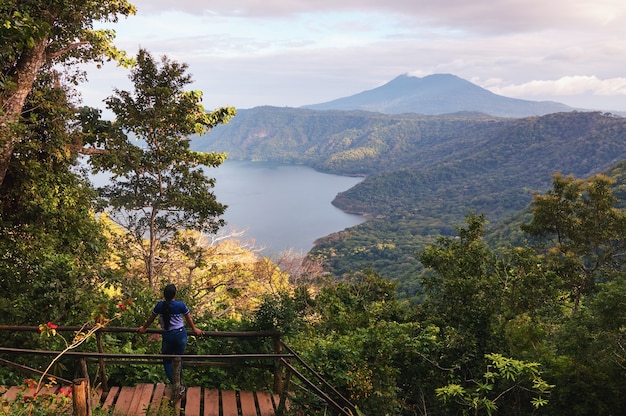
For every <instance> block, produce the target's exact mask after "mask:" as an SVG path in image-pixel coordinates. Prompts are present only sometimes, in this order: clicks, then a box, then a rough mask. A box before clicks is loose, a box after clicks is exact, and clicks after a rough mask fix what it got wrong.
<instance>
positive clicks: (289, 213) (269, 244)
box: [205, 160, 365, 255]
mask: <svg viewBox="0 0 626 416" xmlns="http://www.w3.org/2000/svg"><path fill="white" fill-rule="evenodd" d="M205 173H206V174H207V175H208V176H210V177H214V178H216V180H217V183H216V186H215V189H214V193H215V196H216V197H217V200H218V202H220V203H222V204H226V205H228V209H227V210H226V213H225V215H224V217H223V218H224V220H226V222H227V223H228V224H227V225H226V227H225V228H224V231H225V232H226V233H228V231H229V230H233V231H245V236H244V237H243V238H242V240H243V241H254V246H255V247H256V248H263V252H262V254H264V255H269V254H274V253H280V252H282V251H285V250H288V249H293V250H294V251H295V252H296V253H300V252H302V253H306V252H308V251H309V250H310V249H311V248H312V247H313V242H314V241H315V240H316V239H318V238H320V237H324V236H326V235H328V234H331V233H333V232H336V231H341V230H343V229H345V228H348V227H352V226H354V225H357V224H360V223H362V222H363V221H364V220H365V219H364V218H363V217H362V216H360V215H353V214H347V213H345V212H343V211H341V210H340V209H338V208H336V207H334V206H333V205H332V204H331V201H332V200H333V199H334V198H335V196H336V195H337V193H339V192H341V191H345V190H348V189H349V188H351V187H353V186H354V185H356V184H357V183H359V182H360V181H361V180H362V179H361V178H354V177H347V176H339V175H330V174H326V173H320V172H318V171H316V170H314V169H311V168H309V167H305V166H298V165H279V164H273V163H265V162H244V161H231V160H227V161H226V162H224V163H223V164H222V165H221V166H220V167H219V168H217V169H205Z"/></svg>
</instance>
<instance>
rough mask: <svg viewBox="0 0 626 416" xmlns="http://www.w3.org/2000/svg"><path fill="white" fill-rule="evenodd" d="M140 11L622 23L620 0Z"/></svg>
mask: <svg viewBox="0 0 626 416" xmlns="http://www.w3.org/2000/svg"><path fill="white" fill-rule="evenodd" d="M133 3H134V4H136V5H137V8H138V12H139V13H140V14H143V13H147V14H151V13H161V12H163V11H164V10H170V11H172V10H176V11H180V12H184V13H188V14H191V15H198V14H206V15H212V16H235V17H255V18H285V17H288V18H291V17H293V16H294V15H299V14H320V13H323V14H331V13H350V12H355V11H358V12H375V13H386V14H394V15H397V16H401V17H402V18H403V19H404V20H405V21H407V22H408V21H410V22H412V23H415V22H421V23H427V24H432V25H436V26H440V27H448V28H458V29H461V30H472V31H477V32H487V33H490V32H514V31H528V30H539V29H555V28H570V29H576V28H580V27H582V26H583V23H584V26H589V25H594V26H597V25H600V26H606V25H610V24H613V23H615V22H617V21H621V22H622V23H623V22H624V18H626V7H625V5H624V2H623V1H621V0H595V1H593V2H590V1H588V0H550V1H545V0H498V1H493V0H474V1H471V2H470V1H467V0H439V1H432V0H385V1H380V0H341V1H337V0H318V1H315V2H312V1H310V0H265V1H263V2H260V1H258V0H240V1H237V2H228V1H215V0H210V1H197V0H177V1H175V2H172V1H170V0H136V1H134V2H133Z"/></svg>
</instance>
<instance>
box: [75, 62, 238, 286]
mask: <svg viewBox="0 0 626 416" xmlns="http://www.w3.org/2000/svg"><path fill="white" fill-rule="evenodd" d="M137 62H138V66H137V67H136V68H135V69H134V70H133V71H132V73H131V76H130V79H131V80H132V81H133V84H134V91H133V92H129V91H120V90H116V91H115V96H113V97H110V98H109V99H108V100H107V106H108V107H109V108H110V109H111V110H112V111H113V113H114V114H115V116H116V120H115V122H114V123H112V124H111V125H107V124H106V123H102V122H101V121H99V120H97V118H96V117H94V112H93V111H91V112H89V111H84V112H83V115H84V116H85V117H84V120H85V121H86V122H88V123H89V124H87V131H88V132H89V133H91V134H92V135H95V139H94V138H92V139H91V141H92V142H93V143H95V144H96V145H98V144H99V145H102V146H103V147H104V149H105V152H102V153H101V154H99V155H98V156H97V157H94V158H92V160H91V164H92V166H93V167H94V170H95V172H100V171H103V170H107V171H110V172H111V173H112V174H113V176H112V178H111V184H110V185H107V186H105V187H103V188H102V189H101V194H102V196H103V197H104V198H105V199H106V202H107V203H108V205H109V206H110V207H111V209H112V210H113V212H114V215H113V217H112V218H113V219H114V220H116V221H117V222H118V223H120V225H122V226H123V227H124V228H125V229H126V230H127V231H128V237H130V242H131V243H132V244H133V245H134V246H135V250H136V251H138V252H139V253H141V254H142V257H143V261H144V264H145V275H146V277H147V279H148V281H149V283H150V285H151V286H153V285H154V284H155V282H156V279H157V278H158V276H159V269H160V268H161V267H163V266H162V265H160V264H157V258H158V253H159V250H160V246H161V244H162V243H166V242H167V240H168V239H170V238H171V237H173V236H174V235H175V234H176V233H177V232H178V231H180V230H184V229H194V230H198V231H202V232H215V231H217V229H218V228H219V227H220V226H221V225H223V220H221V219H219V216H220V215H222V214H223V213H224V209H225V208H226V207H225V206H224V205H222V204H220V203H218V202H217V200H216V198H215V195H214V194H213V193H212V192H211V188H212V187H213V186H214V180H213V179H209V178H207V177H206V176H205V175H204V172H203V170H202V169H201V168H200V167H199V166H202V165H204V166H208V167H217V166H219V165H220V164H221V163H222V161H223V160H224V158H225V155H222V154H217V153H201V152H195V151H191V150H190V149H189V139H188V138H187V136H188V135H190V134H192V133H197V132H199V131H207V130H209V129H210V128H212V127H214V126H215V125H216V124H219V123H226V122H227V121H228V120H229V119H230V117H232V116H233V115H234V114H235V110H234V109H232V108H224V109H220V110H217V111H215V112H214V113H211V114H206V113H205V111H204V109H203V107H202V105H201V104H200V101H201V93H200V92H198V91H185V90H184V88H185V86H187V85H188V84H189V83H190V82H191V77H190V76H189V75H188V74H186V70H187V65H185V64H178V63H176V62H172V61H169V60H168V59H167V58H165V57H164V58H163V59H162V60H161V63H160V65H159V64H158V63H157V62H155V61H154V59H153V58H152V56H151V55H150V54H149V53H148V52H147V51H145V50H140V51H139V54H138V55H137ZM127 134H130V135H132V136H134V138H135V139H137V140H139V141H140V142H141V145H138V144H134V143H133V142H132V141H131V138H130V137H128V136H127Z"/></svg>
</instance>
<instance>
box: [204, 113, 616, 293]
mask: <svg viewBox="0 0 626 416" xmlns="http://www.w3.org/2000/svg"><path fill="white" fill-rule="evenodd" d="M625 134H626V120H625V119H624V118H621V117H616V116H614V115H611V114H606V113H600V112H567V113H555V114H549V115H546V116H533V117H527V118H522V119H505V118H496V117H490V116H486V115H481V114H470V113H461V114H451V115H445V116H424V115H417V114H403V115H384V114H378V113H366V112H341V111H312V110H305V109H293V108H274V107H261V108H257V109H253V110H246V111H244V112H241V113H240V114H239V115H238V116H237V117H235V119H234V120H233V121H232V122H231V123H230V124H229V125H227V126H220V127H218V128H216V129H214V130H213V131H212V133H211V137H210V139H209V140H207V141H205V142H202V143H201V142H200V141H197V140H196V141H195V143H194V146H196V147H197V148H198V149H204V148H208V149H211V150H212V151H223V152H226V153H228V155H229V157H230V158H233V159H249V160H269V161H276V162H285V163H300V164H306V165H309V166H311V167H314V168H316V169H319V170H322V171H327V172H332V173H337V174H343V175H363V176H366V179H365V180H364V181H362V182H360V183H359V184H358V185H357V186H355V187H354V188H352V189H350V190H347V191H345V192H343V193H341V194H339V195H337V197H336V198H335V200H334V202H333V203H334V204H335V205H336V206H338V207H339V208H341V209H343V210H345V211H348V212H354V213H361V214H364V215H366V216H368V217H369V218H370V219H369V221H367V222H365V223H363V224H360V225H358V226H356V227H352V228H350V229H347V230H345V231H341V232H338V233H336V234H333V235H331V236H327V237H324V238H321V239H320V240H319V241H318V242H317V244H316V247H315V248H314V249H313V250H312V252H311V253H310V254H311V255H312V256H314V257H316V258H320V259H322V260H323V261H325V262H326V264H327V267H328V268H329V270H331V271H332V272H333V273H334V274H336V275H341V274H343V273H346V272H348V271H350V270H362V269H373V270H376V271H377V272H380V273H382V274H383V275H385V276H389V277H390V278H392V279H394V280H397V281H399V282H400V283H401V290H402V291H406V294H409V295H410V294H413V293H415V291H416V290H417V285H416V284H415V275H416V273H417V272H419V270H420V269H421V266H420V265H419V262H418V261H417V259H416V253H417V251H419V249H420V247H423V245H424V243H428V242H432V241H433V240H434V239H435V238H436V237H437V236H440V235H451V234H453V233H454V225H455V224H460V223H461V222H462V221H463V218H464V217H465V215H467V214H468V213H469V212H471V211H473V212H476V213H484V214H485V215H486V217H487V220H488V221H489V222H490V223H491V225H495V224H496V223H497V222H498V221H500V220H504V219H506V218H507V217H509V216H511V215H514V214H516V213H517V212H519V211H520V210H522V209H524V208H525V207H526V206H527V205H528V204H529V203H530V201H531V199H532V195H533V193H534V192H542V191H544V190H545V189H547V188H548V187H549V186H550V183H551V176H552V174H554V173H556V172H560V173H562V174H565V175H569V174H571V175H574V176H575V177H588V176H590V175H593V174H595V173H600V172H603V171H605V170H606V169H608V168H609V167H611V166H613V165H614V164H616V163H618V162H619V161H621V160H623V159H626V141H625V140H624V137H625Z"/></svg>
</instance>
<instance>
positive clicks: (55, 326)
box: [46, 322, 59, 329]
mask: <svg viewBox="0 0 626 416" xmlns="http://www.w3.org/2000/svg"><path fill="white" fill-rule="evenodd" d="M46 326H47V327H48V328H50V329H57V328H58V327H59V326H58V325H55V324H53V323H52V322H48V323H47V324H46Z"/></svg>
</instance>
